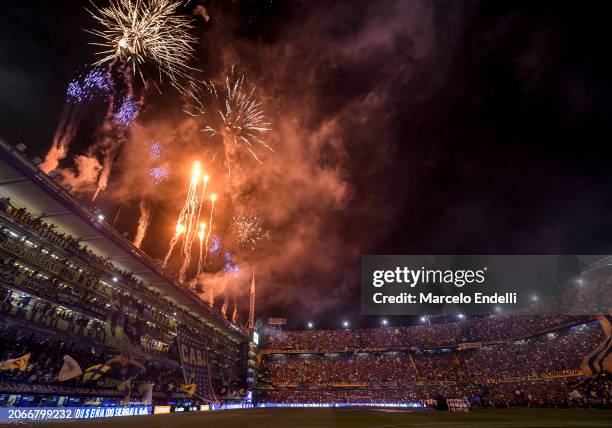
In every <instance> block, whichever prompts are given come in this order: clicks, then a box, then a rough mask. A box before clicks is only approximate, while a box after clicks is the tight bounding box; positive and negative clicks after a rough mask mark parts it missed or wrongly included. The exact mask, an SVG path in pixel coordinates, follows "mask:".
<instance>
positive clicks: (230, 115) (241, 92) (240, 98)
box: [185, 67, 274, 176]
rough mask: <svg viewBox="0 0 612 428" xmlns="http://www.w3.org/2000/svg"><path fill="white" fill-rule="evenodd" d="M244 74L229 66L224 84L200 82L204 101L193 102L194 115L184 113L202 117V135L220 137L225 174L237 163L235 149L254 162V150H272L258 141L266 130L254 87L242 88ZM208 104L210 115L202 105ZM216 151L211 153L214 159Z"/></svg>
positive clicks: (244, 82) (255, 157) (265, 120)
mask: <svg viewBox="0 0 612 428" xmlns="http://www.w3.org/2000/svg"><path fill="white" fill-rule="evenodd" d="M246 86H247V80H246V76H245V75H240V74H238V73H237V72H236V71H235V69H234V67H232V70H231V73H230V75H229V76H228V77H227V78H226V80H225V84H224V85H215V84H214V83H213V82H212V81H208V82H204V87H205V89H206V93H205V95H206V98H208V100H207V99H196V102H197V104H196V106H194V109H195V110H196V113H193V112H189V111H185V112H186V113H188V114H190V115H191V116H196V117H197V116H202V117H203V118H204V122H205V127H204V128H203V129H202V131H203V132H205V133H207V134H208V135H210V136H211V137H215V136H217V135H218V136H220V137H221V139H222V140H223V156H224V160H225V167H226V169H227V173H228V175H230V176H231V173H232V166H234V165H236V164H237V163H238V157H239V149H240V148H241V147H242V148H244V149H246V150H247V151H248V153H249V154H250V155H251V157H253V159H255V160H256V161H257V162H259V163H262V161H261V159H260V158H259V156H257V153H256V151H255V150H256V148H257V147H263V148H265V149H267V150H269V151H274V150H273V149H272V147H271V146H269V145H268V144H267V143H266V142H265V141H264V140H263V139H262V138H263V134H264V133H266V132H268V131H270V130H271V128H270V125H271V124H270V123H269V122H267V119H266V116H265V114H264V111H263V109H262V107H261V102H260V101H259V100H258V99H257V97H256V96H255V88H254V87H253V88H252V89H250V90H249V89H248V88H246ZM202 98H204V97H202ZM209 103H210V104H212V107H211V111H212V112H211V113H210V114H208V113H205V106H206V105H207V104H209ZM216 155H217V152H215V153H214V154H213V159H215V158H216Z"/></svg>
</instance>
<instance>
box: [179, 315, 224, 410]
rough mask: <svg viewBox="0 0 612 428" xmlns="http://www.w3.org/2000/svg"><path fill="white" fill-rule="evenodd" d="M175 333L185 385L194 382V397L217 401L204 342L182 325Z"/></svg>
mask: <svg viewBox="0 0 612 428" xmlns="http://www.w3.org/2000/svg"><path fill="white" fill-rule="evenodd" d="M176 335H177V336H176V339H177V341H178V346H179V354H180V356H181V365H182V367H183V376H184V377H185V385H187V386H190V385H194V384H195V393H194V395H195V396H196V397H198V398H200V399H202V400H205V401H211V402H215V401H217V398H216V397H215V393H214V391H213V389H212V385H211V383H210V372H209V369H208V354H207V352H206V346H205V345H204V342H203V341H202V339H201V338H200V337H199V336H197V335H196V334H194V333H192V332H191V331H190V330H189V329H188V328H186V327H185V326H183V325H181V326H178V327H177V328H176Z"/></svg>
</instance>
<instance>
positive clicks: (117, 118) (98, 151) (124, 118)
mask: <svg viewBox="0 0 612 428" xmlns="http://www.w3.org/2000/svg"><path fill="white" fill-rule="evenodd" d="M109 73H110V71H109ZM121 74H122V75H123V78H124V81H125V84H126V87H127V94H126V95H125V97H124V98H123V100H122V101H121V105H120V106H119V109H118V110H117V111H115V105H114V104H115V103H114V99H115V95H116V94H115V93H114V92H113V94H112V95H111V96H110V97H109V98H110V101H109V104H108V109H107V110H106V116H105V119H104V124H103V125H102V130H101V134H102V137H101V138H100V139H99V140H98V141H97V142H96V143H95V144H94V145H93V146H92V147H90V148H89V149H88V155H89V156H98V155H100V156H101V157H102V171H101V172H100V175H99V177H98V183H97V188H96V191H95V193H94V195H93V197H92V201H95V200H96V199H97V198H98V195H99V194H100V192H102V191H104V190H105V189H106V188H107V186H108V180H109V178H110V175H111V171H112V168H113V163H114V162H115V157H116V156H117V153H118V151H119V148H120V147H121V145H122V144H123V142H124V141H125V136H126V131H127V129H128V127H129V126H130V125H131V123H132V121H133V120H134V119H135V118H136V116H137V115H138V107H139V104H140V103H139V102H135V101H134V99H133V97H134V90H133V87H132V77H131V75H130V74H129V72H128V70H127V68H125V67H123V68H122V70H121Z"/></svg>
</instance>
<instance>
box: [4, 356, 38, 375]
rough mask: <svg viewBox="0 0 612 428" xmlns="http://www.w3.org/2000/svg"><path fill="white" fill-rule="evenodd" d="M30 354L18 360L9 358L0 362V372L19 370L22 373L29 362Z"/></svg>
mask: <svg viewBox="0 0 612 428" xmlns="http://www.w3.org/2000/svg"><path fill="white" fill-rule="evenodd" d="M30 355H31V354H30V353H27V354H25V355H23V356H21V357H19V358H11V359H10V360H6V361H2V362H0V370H14V369H19V370H21V371H22V372H23V371H25V369H26V367H27V366H28V361H30Z"/></svg>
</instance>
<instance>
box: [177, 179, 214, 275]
mask: <svg viewBox="0 0 612 428" xmlns="http://www.w3.org/2000/svg"><path fill="white" fill-rule="evenodd" d="M198 178H199V169H198V170H196V171H194V177H193V181H194V183H195V184H194V189H193V197H192V199H191V201H190V202H189V206H188V208H187V210H186V214H185V217H186V219H187V222H186V223H187V226H186V232H185V237H184V239H183V246H182V248H181V251H182V253H183V256H184V259H183V264H182V265H181V269H180V270H179V281H180V282H183V281H184V280H185V274H186V272H187V269H188V268H189V265H190V264H191V250H192V248H193V242H194V240H195V237H196V235H200V234H203V233H204V228H205V227H206V224H204V223H200V214H201V213H202V205H203V204H204V198H205V195H206V185H207V184H208V179H209V177H208V175H204V177H203V184H202V192H201V195H200V198H199V199H198V198H197V197H196V193H197V181H198ZM196 207H197V208H196ZM198 227H199V231H198ZM200 241H201V239H200ZM201 253H202V251H201V245H200V258H199V260H198V267H199V266H200V265H201V263H202V256H201Z"/></svg>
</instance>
